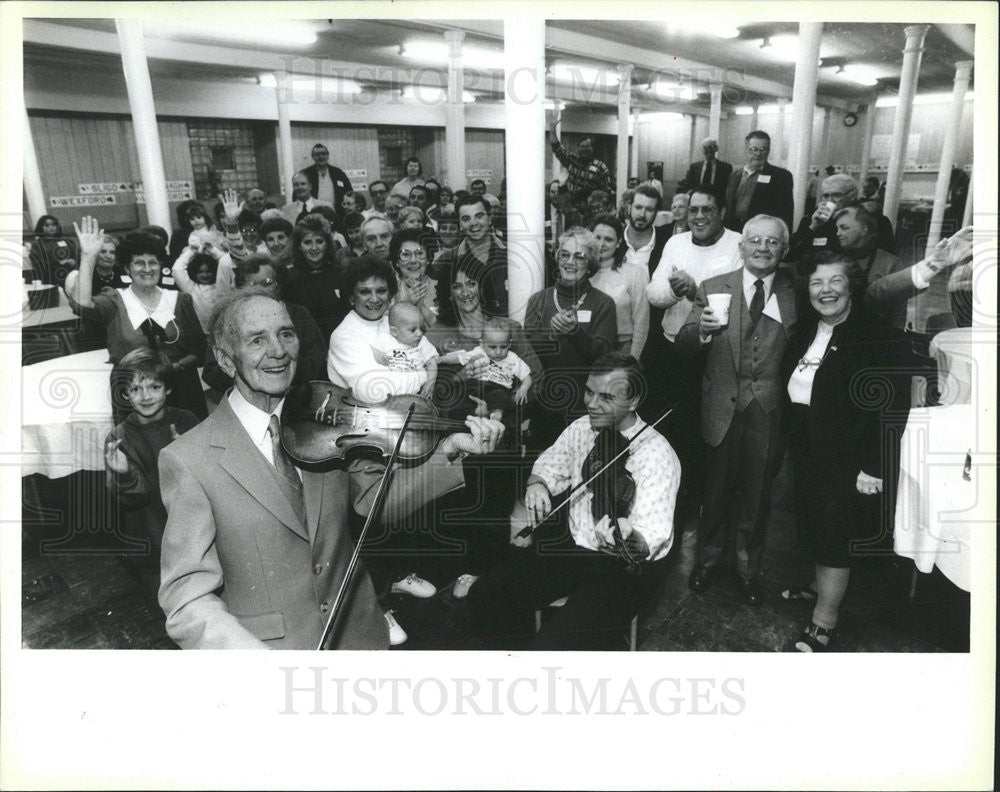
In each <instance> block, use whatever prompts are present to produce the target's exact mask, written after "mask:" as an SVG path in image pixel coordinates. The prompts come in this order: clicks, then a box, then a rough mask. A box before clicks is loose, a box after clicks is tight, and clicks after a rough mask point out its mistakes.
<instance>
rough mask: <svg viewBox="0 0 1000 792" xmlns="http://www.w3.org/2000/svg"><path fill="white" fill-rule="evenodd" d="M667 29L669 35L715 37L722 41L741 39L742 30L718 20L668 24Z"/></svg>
mask: <svg viewBox="0 0 1000 792" xmlns="http://www.w3.org/2000/svg"><path fill="white" fill-rule="evenodd" d="M666 28H667V32H668V33H683V34H687V35H701V36H715V37H716V38H721V39H734V38H739V37H740V29H739V28H738V27H736V25H728V24H726V23H725V22H720V21H719V20H718V19H704V20H700V21H698V22H668V23H667V24H666Z"/></svg>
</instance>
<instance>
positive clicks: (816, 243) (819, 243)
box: [813, 237, 826, 247]
mask: <svg viewBox="0 0 1000 792" xmlns="http://www.w3.org/2000/svg"><path fill="white" fill-rule="evenodd" d="M813 247H826V237H816V239H814V240H813Z"/></svg>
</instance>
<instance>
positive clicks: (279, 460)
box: [267, 415, 302, 490]
mask: <svg viewBox="0 0 1000 792" xmlns="http://www.w3.org/2000/svg"><path fill="white" fill-rule="evenodd" d="M267 432H268V434H270V435H271V452H272V454H273V456H274V468H275V470H277V471H278V473H280V474H281V477H282V478H283V479H285V480H286V481H287V482H288V483H289V484H291V485H292V486H293V487H294V488H295V489H296V490H301V489H302V481H301V480H300V479H299V474H298V473H297V472H296V471H295V465H293V464H292V460H290V459H289V458H288V455H287V454H286V453H285V449H284V448H282V447H281V435H280V432H279V427H278V416H277V415H272V416H271V420H270V422H269V423H268V425H267Z"/></svg>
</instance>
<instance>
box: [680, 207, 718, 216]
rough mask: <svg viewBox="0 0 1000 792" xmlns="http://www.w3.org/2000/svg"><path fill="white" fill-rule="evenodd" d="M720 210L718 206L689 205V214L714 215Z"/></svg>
mask: <svg viewBox="0 0 1000 792" xmlns="http://www.w3.org/2000/svg"><path fill="white" fill-rule="evenodd" d="M718 211H719V208H718V207H717V206H690V207H688V214H692V215H694V216H695V217H697V216H698V215H702V214H703V215H706V216H707V215H714V214H715V213H716V212H718Z"/></svg>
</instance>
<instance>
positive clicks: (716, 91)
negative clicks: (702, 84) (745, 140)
mask: <svg viewBox="0 0 1000 792" xmlns="http://www.w3.org/2000/svg"><path fill="white" fill-rule="evenodd" d="M709 92H710V94H711V96H712V107H711V110H710V111H709V114H708V136H709V137H710V138H715V139H716V140H718V139H719V123H720V121H721V120H722V83H712V84H711V85H710V86H709Z"/></svg>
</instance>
